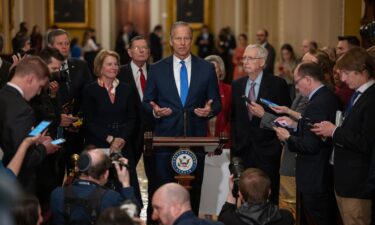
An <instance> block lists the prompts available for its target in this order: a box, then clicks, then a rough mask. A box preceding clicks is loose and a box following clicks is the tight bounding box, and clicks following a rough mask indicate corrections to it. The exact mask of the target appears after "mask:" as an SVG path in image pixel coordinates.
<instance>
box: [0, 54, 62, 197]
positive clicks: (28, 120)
mask: <svg viewBox="0 0 375 225" xmlns="http://www.w3.org/2000/svg"><path fill="white" fill-rule="evenodd" d="M48 78H49V71H48V68H47V66H46V65H45V63H44V62H43V61H42V59H40V58H39V57H35V56H30V57H26V58H25V59H23V60H21V61H20V63H19V64H18V65H17V67H16V69H15V74H14V76H13V78H12V79H11V80H10V81H9V82H8V83H7V84H6V85H5V86H4V87H3V88H2V89H1V91H0V105H1V108H2V110H1V111H0V148H1V149H2V150H3V151H4V158H3V162H4V164H5V165H7V164H8V163H9V162H10V160H11V159H12V158H13V156H14V154H15V153H16V151H17V148H18V146H19V145H20V144H21V142H22V140H23V139H24V138H25V137H27V135H28V134H29V132H30V131H31V129H32V127H33V126H35V124H34V123H35V115H34V111H33V109H32V108H31V106H30V105H29V104H28V103H27V102H28V101H29V100H30V99H31V98H33V97H34V96H35V95H37V94H39V93H40V92H41V89H42V88H43V87H44V86H45V85H46V84H47V83H48ZM57 150H58V146H56V145H52V144H51V138H50V137H48V138H46V139H45V140H44V141H43V142H42V143H40V144H38V145H33V146H31V147H30V148H29V151H28V152H27V154H26V156H25V159H24V162H23V165H22V169H21V171H20V173H19V178H18V179H19V181H20V183H21V185H22V187H23V188H24V190H25V191H26V192H28V193H35V185H36V184H35V177H36V173H35V169H36V166H37V165H39V164H40V163H41V162H42V161H43V160H44V159H45V157H46V155H47V154H50V153H54V152H56V151H57Z"/></svg>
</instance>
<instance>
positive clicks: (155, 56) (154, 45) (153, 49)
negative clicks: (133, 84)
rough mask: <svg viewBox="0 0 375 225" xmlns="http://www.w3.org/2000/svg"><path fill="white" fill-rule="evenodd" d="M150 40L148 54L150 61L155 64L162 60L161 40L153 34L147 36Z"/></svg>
mask: <svg viewBox="0 0 375 225" xmlns="http://www.w3.org/2000/svg"><path fill="white" fill-rule="evenodd" d="M149 39H150V53H151V56H152V61H153V62H157V61H159V60H160V59H162V58H163V44H162V40H161V38H160V37H159V36H158V35H157V34H156V33H154V32H152V33H151V34H150V36H149Z"/></svg>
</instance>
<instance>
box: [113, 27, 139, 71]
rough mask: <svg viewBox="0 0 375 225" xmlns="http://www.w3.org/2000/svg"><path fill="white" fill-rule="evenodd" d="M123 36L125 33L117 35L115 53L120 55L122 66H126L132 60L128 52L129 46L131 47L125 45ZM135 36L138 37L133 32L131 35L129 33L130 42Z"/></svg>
mask: <svg viewBox="0 0 375 225" xmlns="http://www.w3.org/2000/svg"><path fill="white" fill-rule="evenodd" d="M122 36H123V33H119V34H118V35H117V38H116V46H115V51H116V52H117V53H118V54H119V55H120V64H121V65H125V64H127V63H129V62H130V60H131V58H130V56H129V54H128V50H127V45H129V43H125V41H124V39H123V37H122ZM135 36H138V33H137V32H135V31H132V32H131V33H129V34H128V41H129V42H130V41H131V40H132V38H134V37H135Z"/></svg>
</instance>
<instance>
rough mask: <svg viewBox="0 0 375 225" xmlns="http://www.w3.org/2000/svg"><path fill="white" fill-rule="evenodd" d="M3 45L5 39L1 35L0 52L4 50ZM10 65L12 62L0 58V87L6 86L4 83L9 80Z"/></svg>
mask: <svg viewBox="0 0 375 225" xmlns="http://www.w3.org/2000/svg"><path fill="white" fill-rule="evenodd" d="M3 47H4V39H3V36H1V35H0V54H1V53H2V52H3ZM10 65H11V64H10V63H8V62H7V61H4V60H3V59H2V58H0V88H2V87H4V85H5V84H6V83H7V81H8V74H9V69H10Z"/></svg>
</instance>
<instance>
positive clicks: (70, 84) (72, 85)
mask: <svg viewBox="0 0 375 225" xmlns="http://www.w3.org/2000/svg"><path fill="white" fill-rule="evenodd" d="M68 67H69V78H68V79H69V81H67V82H62V83H60V88H59V95H58V96H59V101H60V103H61V104H62V105H64V104H66V103H68V102H72V100H73V99H74V104H73V105H72V107H71V110H70V112H69V113H72V114H73V115H77V113H78V111H79V110H80V108H81V101H82V91H83V89H84V87H85V86H86V85H87V84H88V83H90V82H91V81H92V79H93V78H92V75H91V73H90V71H89V68H88V66H87V63H86V62H85V61H83V60H80V59H73V58H72V59H68Z"/></svg>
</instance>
